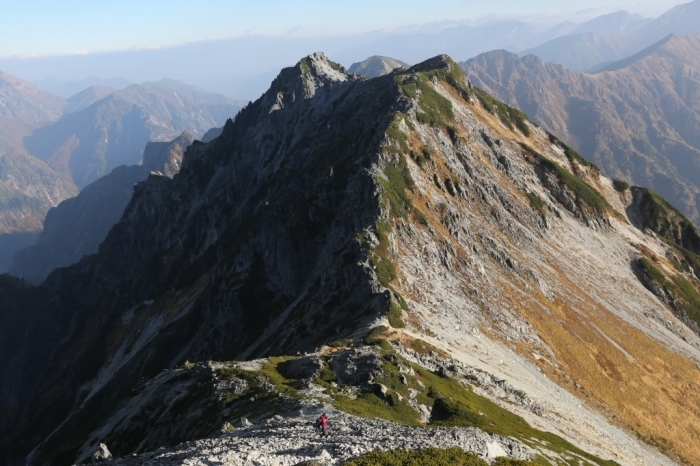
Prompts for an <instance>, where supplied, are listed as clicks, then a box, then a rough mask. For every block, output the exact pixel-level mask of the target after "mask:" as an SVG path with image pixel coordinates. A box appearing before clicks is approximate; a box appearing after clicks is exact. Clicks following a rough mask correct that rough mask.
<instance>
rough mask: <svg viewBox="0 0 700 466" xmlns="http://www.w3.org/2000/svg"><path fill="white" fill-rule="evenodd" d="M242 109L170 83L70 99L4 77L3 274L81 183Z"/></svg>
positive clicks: (95, 89)
mask: <svg viewBox="0 0 700 466" xmlns="http://www.w3.org/2000/svg"><path fill="white" fill-rule="evenodd" d="M88 81H90V82H93V81H95V80H94V79H89V80H88ZM100 82H101V83H104V82H109V83H112V84H119V82H113V81H112V80H106V81H100ZM64 84H65V83H64ZM240 107H241V104H240V103H237V102H233V101H231V100H230V99H227V98H226V97H224V96H222V95H218V94H211V93H209V92H207V91H205V90H203V89H200V88H196V87H193V86H188V85H186V84H184V83H182V82H178V81H173V80H162V81H159V82H154V83H144V84H141V85H132V86H129V87H128V88H127V89H123V90H115V88H112V87H106V86H104V85H91V86H90V87H87V88H83V89H82V90H81V92H79V93H77V94H76V95H73V96H72V97H69V98H68V99H67V100H66V99H64V98H62V97H59V96H56V95H53V94H51V93H49V92H46V91H44V90H41V89H39V88H38V87H36V86H35V85H33V84H30V83H28V82H26V81H23V80H21V79H19V78H17V77H16V76H13V75H10V74H7V73H2V72H0V273H2V272H4V271H6V270H7V269H8V268H9V267H10V265H11V264H12V257H13V256H14V254H15V253H16V252H17V251H19V250H20V249H22V248H24V247H27V246H29V245H31V244H33V242H34V241H35V240H36V239H37V237H38V236H39V233H41V230H42V223H43V221H44V217H45V216H46V213H47V212H48V210H49V209H50V208H52V207H55V206H57V205H58V204H59V203H60V202H61V201H63V200H65V199H68V198H71V197H73V196H75V195H76V194H78V188H77V187H76V184H78V185H79V186H80V187H84V186H86V185H87V184H89V183H90V182H92V181H95V180H96V179H98V178H99V177H101V176H103V175H105V174H107V173H109V172H110V171H111V170H112V169H113V168H115V167H117V166H119V165H124V164H128V165H133V164H136V163H138V162H140V161H141V158H142V156H143V149H144V147H145V146H146V143H147V142H149V141H168V140H171V139H173V138H175V137H177V136H179V135H180V134H181V133H182V132H183V131H189V132H190V133H192V134H194V135H196V136H200V135H202V134H203V133H204V132H205V131H208V130H209V129H211V128H213V127H221V126H222V125H223V123H224V122H225V121H226V119H227V118H231V117H234V116H235V115H236V113H237V112H238V110H239V109H240ZM177 169H179V166H178V167H174V166H170V167H169V168H167V169H166V168H161V169H159V170H161V171H167V172H168V173H174V171H176V170H177ZM74 180H75V181H74Z"/></svg>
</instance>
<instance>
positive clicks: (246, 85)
mask: <svg viewBox="0 0 700 466" xmlns="http://www.w3.org/2000/svg"><path fill="white" fill-rule="evenodd" d="M686 16H688V18H694V20H696V21H697V20H698V18H697V17H693V16H691V15H686ZM651 21H652V19H651V18H643V17H641V16H639V15H635V14H632V13H628V12H624V11H623V12H616V13H612V14H607V15H603V16H599V17H596V18H593V19H590V20H588V21H584V22H581V23H574V22H571V21H563V22H558V23H553V22H548V23H536V22H530V21H518V20H513V19H504V18H497V19H492V20H488V21H481V22H475V23H473V22H466V21H459V20H449V21H444V22H441V23H434V24H424V25H411V26H408V27H404V28H400V29H396V30H389V29H387V30H381V31H374V32H371V33H365V34H359V35H353V36H333V37H315V38H309V37H294V36H287V35H285V36H283V37H265V36H253V35H246V36H241V37H236V38H230V39H222V40H213V41H203V42H196V43H189V44H183V45H179V46H173V47H164V48H162V49H152V50H146V49H144V50H127V51H121V52H109V53H91V54H87V55H71V56H63V57H38V58H31V59H19V58H4V59H0V69H4V70H6V71H9V72H11V73H13V74H16V75H19V76H22V77H25V78H26V79H29V80H31V81H32V82H34V83H37V84H39V85H40V86H41V87H43V88H45V89H48V90H50V91H52V92H54V93H56V94H58V95H63V96H64V97H68V96H70V95H74V94H76V93H77V92H79V91H80V90H82V89H85V88H87V87H89V86H91V85H102V86H107V87H114V88H120V87H125V84H124V81H125V80H124V79H115V80H108V79H99V78H89V79H88V80H84V81H81V80H80V77H82V76H90V75H99V76H124V77H125V78H128V79H129V80H130V81H132V82H142V81H146V80H154V79H158V78H160V77H162V76H169V77H171V78H177V79H181V80H183V81H185V82H188V83H192V84H196V85H199V86H202V87H205V88H207V89H210V90H213V91H216V92H221V93H223V94H226V95H228V96H231V97H233V98H236V99H245V100H246V101H248V100H253V99H255V98H257V97H258V96H259V95H260V94H261V93H262V92H264V91H265V89H266V88H267V86H268V85H269V83H270V82H271V81H272V79H273V78H274V76H275V74H276V70H278V69H279V68H280V67H282V66H287V65H288V64H289V63H292V62H293V61H295V60H296V59H297V57H298V56H299V55H300V54H304V53H308V51H309V50H326V51H327V52H329V54H330V55H331V56H332V57H333V58H334V59H335V60H337V61H338V62H340V63H342V64H344V65H345V66H348V67H349V66H350V64H352V63H356V62H359V61H362V60H364V59H365V58H367V57H369V56H373V55H382V56H390V57H394V58H397V59H401V60H403V61H405V62H406V63H409V64H413V63H417V62H420V61H422V60H424V59H426V58H428V57H430V56H433V55H435V54H438V53H449V54H451V55H452V56H454V57H455V58H456V59H458V60H466V59H469V58H472V57H475V56H476V55H478V54H480V53H484V52H487V51H490V50H494V49H506V50H509V51H511V52H514V53H520V52H522V51H523V50H530V49H533V47H537V46H539V45H541V44H544V43H546V42H548V41H551V40H553V39H557V38H559V37H564V36H569V35H571V34H574V35H581V34H598V35H607V36H611V35H614V36H618V35H628V34H634V33H637V32H638V31H640V30H642V29H644V28H647V27H648V26H650V23H651ZM664 21H665V22H666V23H667V24H666V26H663V27H662V23H663V22H657V23H656V25H655V26H654V28H655V29H654V30H655V31H657V32H655V33H654V34H660V33H662V32H663V30H664V27H666V30H668V31H669V32H667V33H666V34H662V35H661V36H659V37H658V38H652V39H651V41H650V42H649V43H648V44H647V45H650V44H651V43H653V42H656V41H657V40H659V39H661V38H662V37H663V36H664V35H667V34H668V33H670V32H676V33H688V32H690V31H686V30H682V28H683V27H685V26H684V24H683V22H682V21H680V20H677V21H675V20H674V21H671V20H670V19H668V17H667V20H664ZM692 21H693V19H691V20H688V19H687V18H686V22H689V23H692ZM697 22H700V21H697ZM648 31H649V33H650V34H651V32H653V31H652V29H648ZM655 37H656V36H655ZM642 48H643V47H642ZM639 50H641V48H640V49H639ZM224 57H225V58H224ZM619 58H622V57H619ZM543 59H544V57H543ZM606 59H608V58H606ZM183 63H187V64H188V66H182V64H183ZM47 76H54V78H52V79H47ZM76 81H78V82H79V83H81V85H80V86H79V87H76V84H75V82H76ZM127 83H128V81H127ZM66 86H67V87H69V88H70V89H71V92H67V93H66V92H65V90H64V89H65V87H66ZM71 86H72V87H71Z"/></svg>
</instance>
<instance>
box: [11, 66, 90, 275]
mask: <svg viewBox="0 0 700 466" xmlns="http://www.w3.org/2000/svg"><path fill="white" fill-rule="evenodd" d="M64 105H65V101H64V100H63V99H62V98H60V97H57V96H54V95H52V94H50V93H48V92H45V91H42V90H41V89H39V88H37V87H36V86H34V85H32V84H30V83H28V82H26V81H23V80H21V79H19V78H17V77H15V76H12V75H10V74H7V73H3V72H0V272H5V271H7V269H8V268H9V266H10V265H11V264H12V256H13V255H14V254H15V252H17V251H18V250H19V249H21V248H23V247H25V246H27V245H29V244H31V243H32V242H33V241H34V240H36V238H37V236H38V234H39V233H40V232H41V223H42V222H43V219H44V216H45V215H46V212H47V211H48V210H49V209H50V208H51V207H54V206H56V205H57V204H58V203H59V202H61V201H62V200H64V199H66V198H68V197H71V196H74V195H75V194H77V191H78V190H77V188H76V186H75V185H74V183H73V181H72V180H71V178H70V176H66V175H63V174H60V173H57V172H55V171H54V170H52V169H51V168H50V167H49V166H47V165H46V164H45V163H44V162H42V161H41V160H38V159H36V158H34V157H32V156H31V155H29V154H28V153H27V152H26V151H25V150H24V146H23V143H22V138H23V137H24V136H26V135H28V134H30V133H31V132H32V131H33V130H34V129H36V128H38V127H40V126H42V125H46V124H50V123H51V122H53V121H56V120H58V118H59V117H60V116H61V114H62V112H63V108H64Z"/></svg>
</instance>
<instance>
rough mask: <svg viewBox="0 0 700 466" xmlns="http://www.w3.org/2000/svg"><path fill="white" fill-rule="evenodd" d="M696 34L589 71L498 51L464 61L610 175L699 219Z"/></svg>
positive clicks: (486, 84)
mask: <svg viewBox="0 0 700 466" xmlns="http://www.w3.org/2000/svg"><path fill="white" fill-rule="evenodd" d="M698 57H700V35H693V36H685V37H682V36H672V37H670V38H668V39H666V40H664V41H662V42H661V43H659V44H657V45H656V46H654V47H653V48H650V49H649V50H648V51H645V52H644V53H641V54H640V55H639V56H637V57H636V58H635V59H633V60H632V59H630V60H626V61H625V62H624V63H622V64H621V65H620V66H615V67H611V68H610V69H611V70H612V71H606V72H600V73H597V74H595V75H587V74H584V73H579V72H576V71H573V70H569V69H566V68H564V67H562V66H559V65H554V64H550V63H546V62H543V61H541V60H540V59H538V58H537V57H535V56H533V55H529V56H526V57H523V58H518V57H517V56H516V55H513V54H511V53H508V52H504V51H496V52H490V53H487V54H483V55H480V56H479V57H477V58H474V59H472V60H469V61H468V62H465V63H463V64H462V66H463V67H464V69H465V70H466V71H467V73H468V75H469V76H470V78H471V79H472V80H473V82H474V84H475V85H477V86H478V87H481V88H483V89H485V90H486V91H487V92H490V93H492V94H493V95H495V96H497V97H498V98H500V99H502V100H503V101H505V102H507V103H508V104H510V105H513V106H515V107H517V108H519V109H521V110H522V111H524V112H526V113H527V114H528V115H530V116H532V117H533V119H534V120H535V121H537V122H538V123H540V124H541V125H543V126H544V127H545V128H547V129H548V130H550V131H552V132H553V133H554V134H556V135H557V136H558V137H559V138H561V139H562V140H564V141H567V142H568V143H570V144H571V145H572V146H573V147H575V148H576V149H577V150H579V151H580V152H581V153H582V154H583V155H584V156H586V157H588V158H590V160H592V161H594V162H595V163H597V164H598V165H600V166H601V168H603V170H604V171H605V172H606V173H608V174H609V175H610V176H613V177H616V178H622V179H625V180H628V181H632V182H634V183H636V184H639V185H643V186H649V187H650V188H652V189H654V190H655V191H657V192H659V193H660V194H662V195H663V196H664V197H666V198H667V199H669V200H670V201H671V202H672V203H673V204H674V205H676V206H678V207H679V208H680V209H681V211H683V212H684V213H685V214H686V215H688V216H689V217H690V218H691V219H692V220H693V221H695V222H698V220H699V219H700V215H699V213H698V212H699V210H698V206H699V200H700V198H699V197H698V195H699V194H700V165H698V163H699V162H698V161H699V160H700V139H699V138H698V135H699V134H700V99H699V98H698V96H699V95H700V72H699V71H698V70H700V60H699V59H698Z"/></svg>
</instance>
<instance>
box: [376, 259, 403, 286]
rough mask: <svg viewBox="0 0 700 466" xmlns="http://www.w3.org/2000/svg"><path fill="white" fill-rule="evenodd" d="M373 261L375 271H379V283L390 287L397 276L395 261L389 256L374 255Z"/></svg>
mask: <svg viewBox="0 0 700 466" xmlns="http://www.w3.org/2000/svg"><path fill="white" fill-rule="evenodd" d="M371 261H372V265H373V266H374V267H375V272H376V273H377V279H378V280H379V283H380V284H381V285H382V286H383V287H384V288H389V287H390V286H391V282H393V281H394V280H396V277H397V274H396V266H395V265H394V263H393V262H391V260H389V258H387V257H383V256H379V257H377V256H373V257H372V259H371Z"/></svg>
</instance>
